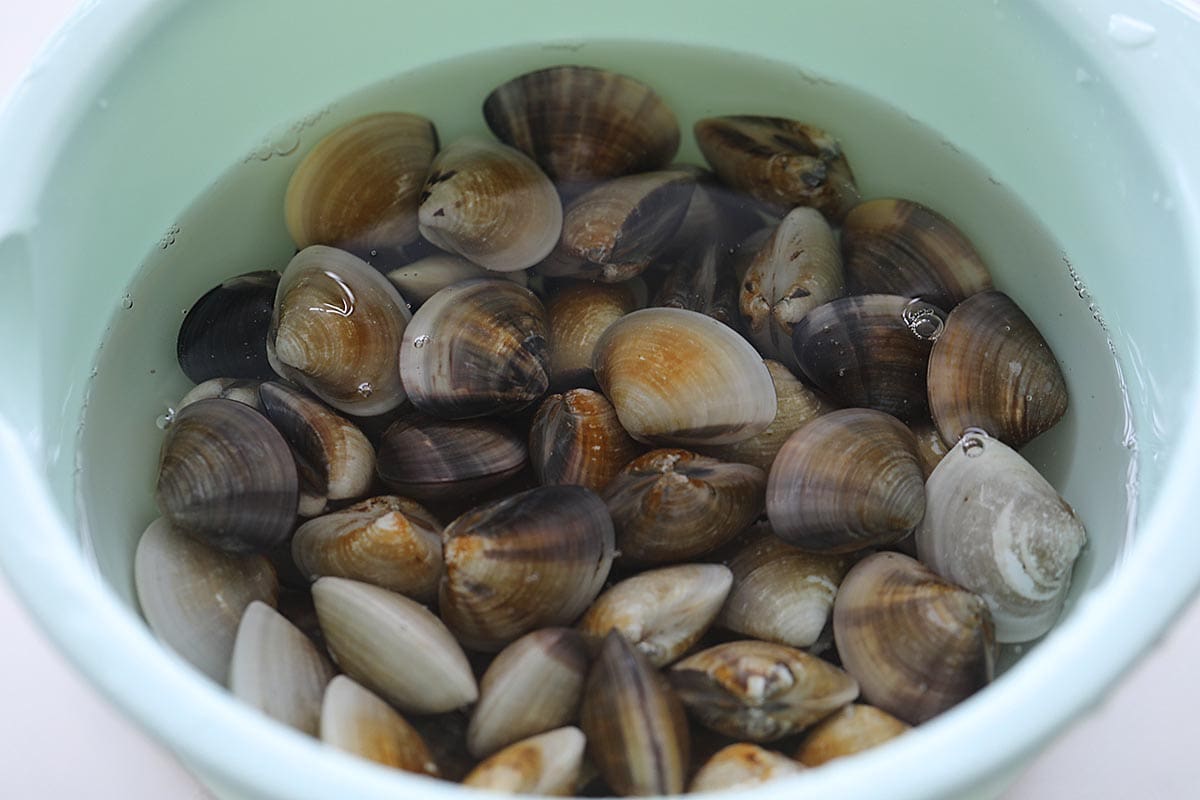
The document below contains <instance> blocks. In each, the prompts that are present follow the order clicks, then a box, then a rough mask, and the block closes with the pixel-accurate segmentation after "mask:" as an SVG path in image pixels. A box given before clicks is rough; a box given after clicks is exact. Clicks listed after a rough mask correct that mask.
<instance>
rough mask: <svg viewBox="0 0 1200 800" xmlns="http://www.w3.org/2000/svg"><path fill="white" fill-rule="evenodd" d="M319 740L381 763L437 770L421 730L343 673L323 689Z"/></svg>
mask: <svg viewBox="0 0 1200 800" xmlns="http://www.w3.org/2000/svg"><path fill="white" fill-rule="evenodd" d="M321 741H323V742H325V743H326V744H329V745H332V746H333V747H336V748H337V749H339V750H344V751H346V752H348V753H353V754H354V755H356V756H361V757H362V758H366V759H370V760H371V761H374V762H376V763H377V764H383V765H384V766H388V767H395V768H396V769H402V770H405V771H406V772H417V773H423V774H425V775H433V776H435V777H436V776H437V775H438V774H439V770H438V765H437V763H436V762H435V761H434V759H433V755H432V754H431V753H430V752H429V746H428V745H427V744H426V743H425V741H424V739H423V738H422V737H421V734H420V733H418V732H417V730H416V729H415V728H414V727H413V726H412V725H410V724H409V723H408V721H407V720H406V719H404V717H402V716H400V715H399V714H398V713H396V711H395V709H393V708H392V707H391V706H389V705H388V704H387V703H386V702H384V701H383V700H382V699H381V698H379V697H377V696H376V695H375V694H374V693H373V692H371V691H369V690H368V689H366V688H365V687H363V686H361V685H359V684H358V683H355V682H354V681H353V680H352V679H350V678H348V677H346V676H345V675H338V676H337V677H336V678H334V679H333V680H332V681H330V682H329V686H327V687H326V689H325V697H324V700H323V701H322V703H321Z"/></svg>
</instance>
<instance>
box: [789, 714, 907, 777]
mask: <svg viewBox="0 0 1200 800" xmlns="http://www.w3.org/2000/svg"><path fill="white" fill-rule="evenodd" d="M909 729H910V728H909V725H907V724H906V723H904V722H901V721H900V720H898V719H896V718H895V717H893V716H892V715H891V714H889V713H887V712H886V711H882V710H880V709H878V708H875V706H868V705H864V704H862V703H851V704H850V705H848V706H846V707H845V708H843V709H841V710H840V711H836V712H834V713H833V714H830V715H829V716H828V717H826V718H825V719H823V720H821V721H820V722H818V723H817V724H816V725H814V726H813V727H812V729H811V730H809V732H808V733H807V734H805V736H804V740H803V741H802V742H800V747H799V748H798V749H797V750H796V760H797V761H799V762H800V763H802V764H804V765H805V766H808V767H819V766H821V765H822V764H824V763H826V762H829V761H832V760H834V759H835V758H842V757H844V756H852V755H854V754H855V753H861V752H863V751H864V750H869V749H871V748H872V747H876V746H878V745H881V744H883V743H884V742H887V741H891V740H892V739H895V738H896V737H897V736H899V735H900V734H902V733H904V732H905V731H907V730H909Z"/></svg>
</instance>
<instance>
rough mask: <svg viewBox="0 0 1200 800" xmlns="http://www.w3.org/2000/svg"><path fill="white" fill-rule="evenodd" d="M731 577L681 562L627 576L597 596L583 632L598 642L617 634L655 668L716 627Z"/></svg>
mask: <svg viewBox="0 0 1200 800" xmlns="http://www.w3.org/2000/svg"><path fill="white" fill-rule="evenodd" d="M731 582H732V575H731V574H730V572H729V569H728V568H727V567H723V566H721V565H720V564H682V565H680V566H676V567H663V568H662V569H653V570H648V571H646V572H643V573H641V574H639V575H634V576H633V577H632V578H626V579H625V580H623V581H621V582H620V583H618V584H616V585H614V586H613V587H612V588H610V589H607V590H606V591H605V592H604V594H602V595H600V596H599V597H598V598H596V602H594V603H592V605H591V608H589V609H588V610H587V613H586V614H584V615H583V619H581V620H580V621H579V630H580V631H581V632H582V633H583V634H584V635H586V636H588V637H589V638H590V639H591V640H592V641H593V643H595V644H597V645H598V644H599V643H600V641H601V640H603V639H604V637H605V636H606V635H608V632H609V631H614V630H615V631H617V632H618V633H620V634H621V635H622V636H624V637H625V639H626V640H627V641H628V642H629V643H630V644H632V645H633V646H634V647H636V648H637V649H638V650H639V651H640V652H641V653H642V655H644V656H646V659H647V660H648V661H649V662H650V663H651V664H652V665H653V666H655V667H663V666H666V665H667V664H670V663H671V662H672V661H674V660H675V659H677V658H679V657H680V656H681V655H683V654H684V653H686V652H687V651H688V649H690V648H691V646H692V645H694V644H695V643H696V642H698V641H699V640H700V637H701V636H703V635H704V632H705V631H706V630H708V626H709V625H711V624H712V622H713V620H714V619H715V618H716V616H717V612H718V611H720V610H721V604H722V603H724V602H725V596H726V595H727V594H729V587H730V585H731Z"/></svg>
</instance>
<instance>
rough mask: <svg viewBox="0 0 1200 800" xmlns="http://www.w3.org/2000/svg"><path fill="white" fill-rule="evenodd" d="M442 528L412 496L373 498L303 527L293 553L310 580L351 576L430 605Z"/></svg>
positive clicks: (437, 572) (295, 538)
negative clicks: (330, 576)
mask: <svg viewBox="0 0 1200 800" xmlns="http://www.w3.org/2000/svg"><path fill="white" fill-rule="evenodd" d="M441 532H442V526H441V525H440V524H439V523H438V521H437V520H436V519H434V518H433V516H432V515H431V514H430V513H429V512H428V511H426V510H425V509H424V508H422V507H421V506H419V505H417V504H416V503H414V502H413V501H412V500H407V499H405V498H403V497H388V496H384V497H373V498H371V499H370V500H364V501H363V502H361V503H356V504H355V505H352V506H350V507H349V508H344V509H342V510H340V511H334V512H333V513H331V514H326V515H325V516H322V517H317V518H316V519H312V520H309V521H308V522H306V523H304V524H303V525H301V526H300V527H299V528H297V529H296V533H295V535H294V536H293V537H292V546H291V553H292V558H293V559H294V560H295V562H296V566H297V567H299V568H300V571H301V572H302V573H303V574H304V576H305V577H306V578H307V579H308V580H310V581H311V580H316V579H317V578H319V577H321V576H322V575H333V576H335V577H339V578H351V579H353V580H357V581H363V582H364V583H371V584H374V585H376V586H382V587H383V588H384V589H390V590H391V591H393V592H399V593H400V594H403V595H407V596H409V597H412V598H413V599H414V600H417V601H419V602H425V603H428V602H432V601H433V599H434V598H435V597H436V596H437V584H438V579H439V578H440V577H441V575H442V536H441Z"/></svg>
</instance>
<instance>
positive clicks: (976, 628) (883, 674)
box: [833, 553, 995, 725]
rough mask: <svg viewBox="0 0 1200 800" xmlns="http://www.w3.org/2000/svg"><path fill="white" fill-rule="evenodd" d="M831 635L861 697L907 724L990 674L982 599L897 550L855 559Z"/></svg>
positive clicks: (990, 640)
mask: <svg viewBox="0 0 1200 800" xmlns="http://www.w3.org/2000/svg"><path fill="white" fill-rule="evenodd" d="M833 635H834V638H835V639H836V640H837V648H838V655H840V656H841V659H842V666H843V667H845V669H846V671H847V672H849V673H850V674H851V675H853V676H854V677H855V678H857V679H858V683H859V685H860V686H861V687H862V696H863V699H864V700H865V701H866V702H868V703H870V704H871V705H874V706H878V707H879V708H881V709H883V710H884V711H887V712H888V713H889V714H892V715H894V716H897V717H899V718H900V719H902V720H904V721H905V722H908V723H909V724H912V725H917V724H920V723H922V722H925V721H926V720H928V719H931V718H932V717H934V716H937V715H938V714H940V713H941V712H943V711H945V710H946V709H948V708H950V707H951V706H953V705H955V704H956V703H958V702H960V701H961V700H965V699H966V698H967V697H969V696H971V695H972V694H974V693H975V692H976V691H977V690H979V689H981V688H983V687H984V686H986V685H987V684H988V683H989V682H990V681H991V680H992V674H993V666H994V663H995V634H994V632H993V628H992V620H991V615H990V614H988V610H987V605H986V604H985V603H984V602H983V600H982V599H981V598H980V597H978V596H977V595H975V594H972V593H971V592H968V591H967V590H966V589H963V588H962V587H960V586H956V585H954V584H953V583H950V582H949V581H947V580H945V579H943V578H941V577H939V576H938V575H937V574H936V573H934V572H933V571H932V570H930V569H929V568H928V567H926V566H925V565H923V564H922V563H921V562H919V561H917V560H916V559H912V558H909V557H908V556H905V555H902V554H900V553H875V554H874V555H870V556H867V557H866V558H865V559H863V560H862V561H860V562H858V563H857V564H855V565H854V567H853V568H852V569H851V570H850V572H849V573H848V574H847V575H846V578H845V580H843V581H842V585H841V588H840V589H839V590H838V596H837V599H836V600H835V601H834V604H833Z"/></svg>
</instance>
